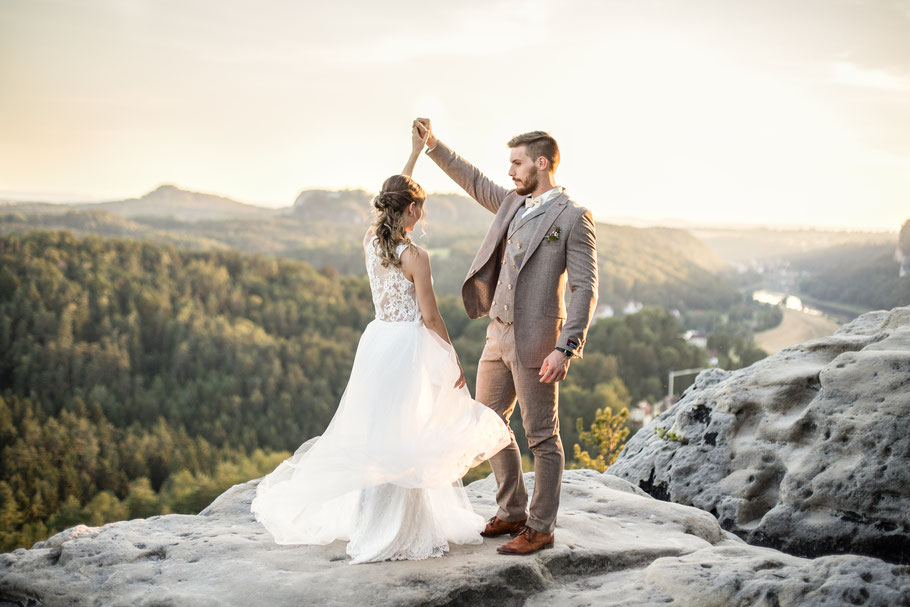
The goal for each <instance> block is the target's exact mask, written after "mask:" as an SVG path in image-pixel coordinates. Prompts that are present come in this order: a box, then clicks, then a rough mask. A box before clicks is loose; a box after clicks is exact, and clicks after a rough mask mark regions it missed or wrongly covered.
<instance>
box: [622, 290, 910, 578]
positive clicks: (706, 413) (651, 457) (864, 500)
mask: <svg viewBox="0 0 910 607" xmlns="http://www.w3.org/2000/svg"><path fill="white" fill-rule="evenodd" d="M608 472H609V473H611V474H615V475H617V476H619V477H621V478H624V479H626V480H629V481H630V482H632V483H633V484H634V485H636V486H637V487H640V488H642V489H644V490H646V491H647V492H648V493H650V494H651V495H653V496H655V497H658V498H660V499H664V500H670V501H673V502H676V503H680V504H686V505H691V506H696V507H698V508H700V509H702V510H705V511H707V512H711V513H712V514H714V515H715V516H716V517H717V518H718V519H719V520H720V522H721V525H722V526H723V527H724V528H725V529H727V530H730V531H733V532H734V533H736V534H737V535H738V536H740V537H742V538H744V539H746V540H747V541H748V542H749V543H750V544H756V545H762V546H771V547H774V548H778V549H781V550H783V551H785V552H788V553H791V554H796V555H801V556H819V555H824V554H835V553H848V552H849V553H860V554H867V555H872V556H878V557H881V558H884V559H886V560H889V561H891V562H894V563H906V562H908V560H910V515H908V513H910V307H902V308H895V309H893V310H891V311H878V312H870V313H868V314H864V315H862V316H860V317H858V318H857V319H855V320H854V321H852V322H850V323H848V324H846V325H844V326H843V327H841V328H840V329H839V330H838V331H836V332H835V333H834V334H833V335H831V336H829V337H824V338H819V339H815V340H812V341H808V342H806V343H803V344H801V345H798V346H794V347H791V348H787V349H784V350H781V351H780V352H778V353H777V354H775V355H773V356H769V357H768V358H766V359H764V360H762V361H759V362H757V363H755V364H754V365H752V366H751V367H748V368H746V369H740V370H738V371H734V372H725V371H720V370H709V371H705V372H702V373H701V374H700V375H699V376H698V378H697V379H696V381H695V384H694V386H692V387H691V388H689V390H687V391H686V392H685V393H684V394H683V396H682V398H681V399H680V400H679V402H677V403H676V404H675V405H674V406H673V407H672V408H671V409H669V410H668V411H667V412H665V413H664V414H662V415H661V416H660V417H658V418H657V419H655V420H654V421H653V422H652V423H651V424H650V425H649V426H647V427H645V428H643V429H642V430H640V431H639V432H638V433H637V434H636V435H635V436H634V437H633V438H632V439H631V440H629V442H628V443H627V445H626V448H625V450H624V451H623V452H622V454H621V455H620V457H619V458H618V459H617V461H616V463H615V464H614V465H613V466H611V467H610V468H609V469H608Z"/></svg>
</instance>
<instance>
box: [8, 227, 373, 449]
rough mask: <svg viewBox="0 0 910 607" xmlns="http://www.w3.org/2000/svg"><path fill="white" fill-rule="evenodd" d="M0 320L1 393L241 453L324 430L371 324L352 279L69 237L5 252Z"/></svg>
mask: <svg viewBox="0 0 910 607" xmlns="http://www.w3.org/2000/svg"><path fill="white" fill-rule="evenodd" d="M0 312H2V318H0V351H2V352H4V355H3V357H2V358H0V377H2V382H3V383H2V385H0V389H3V390H10V391H12V393H14V394H19V395H22V396H28V397H29V398H31V399H33V400H34V401H35V402H37V403H40V406H41V408H42V410H43V411H44V412H46V413H47V414H50V415H54V414H56V413H58V412H59V411H60V410H62V409H66V408H69V407H71V406H72V404H73V402H74V401H76V400H82V401H83V402H86V403H88V402H92V403H97V404H99V405H100V407H101V412H102V413H103V414H104V416H105V417H106V418H107V419H108V420H110V421H111V422H112V423H114V424H115V425H121V424H123V423H126V422H127V421H130V422H133V421H136V422H139V423H142V424H146V425H147V424H150V423H152V422H154V421H155V420H156V419H157V418H158V417H159V416H162V417H164V419H165V420H166V421H167V422H168V423H171V424H174V425H182V426H184V427H186V429H187V430H188V431H189V432H190V433H191V434H201V435H204V436H206V437H208V438H209V439H210V440H211V441H212V442H213V443H215V444H216V445H220V444H227V445H231V446H242V447H244V448H247V449H252V448H254V447H258V446H264V447H271V448H288V447H289V446H291V445H295V444H297V441H298V439H299V438H300V437H301V436H310V435H312V434H316V433H318V432H319V431H320V430H321V429H322V428H323V425H324V424H325V423H326V422H327V421H328V419H329V417H330V414H331V410H332V409H333V408H334V406H333V405H334V404H335V403H336V402H337V399H338V397H339V396H340V393H339V388H338V387H339V386H343V385H344V381H343V379H344V378H346V377H347V374H348V373H349V370H350V365H351V361H352V357H353V353H354V348H355V346H356V342H357V338H358V337H359V335H360V333H361V331H362V330H363V327H364V326H366V323H367V322H368V321H369V320H370V319H371V318H372V316H373V309H372V303H371V300H370V294H369V288H368V285H367V283H366V282H365V281H364V280H362V279H361V278H355V277H338V278H332V279H330V278H328V277H326V276H323V275H321V274H320V273H318V272H317V271H315V270H313V269H312V268H310V267H309V266H308V265H306V264H303V263H299V262H293V261H288V260H281V259H271V258H263V257H258V256H245V255H242V254H241V253H238V252H234V251H219V252H208V253H200V252H191V251H184V250H180V249H176V248H172V247H161V246H157V245H151V244H147V243H140V242H135V241H124V240H105V239H101V238H98V237H87V238H84V239H77V238H74V237H73V236H70V235H68V234H67V233H65V232H58V233H41V232H37V233H32V234H29V235H26V236H18V235H8V236H5V237H3V238H2V239H0ZM241 403H245V405H244V406H241ZM266 403H268V406H265V404H266Z"/></svg>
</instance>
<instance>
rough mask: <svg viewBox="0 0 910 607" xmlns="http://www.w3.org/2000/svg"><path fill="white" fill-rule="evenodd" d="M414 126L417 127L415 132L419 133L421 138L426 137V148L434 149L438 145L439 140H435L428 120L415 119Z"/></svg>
mask: <svg viewBox="0 0 910 607" xmlns="http://www.w3.org/2000/svg"><path fill="white" fill-rule="evenodd" d="M414 126H415V127H417V131H418V132H419V133H420V136H421V137H424V136H426V142H427V147H428V148H429V149H431V150H432V149H433V148H435V147H436V144H437V143H439V140H438V139H436V136H435V135H434V134H433V127H432V126H430V119H429V118H415V119H414Z"/></svg>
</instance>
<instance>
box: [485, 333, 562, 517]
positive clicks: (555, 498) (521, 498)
mask: <svg viewBox="0 0 910 607" xmlns="http://www.w3.org/2000/svg"><path fill="white" fill-rule="evenodd" d="M538 371H540V369H539V368H532V367H523V366H522V365H521V363H520V362H519V361H518V354H517V350H516V348H515V325H504V324H502V323H500V322H499V321H497V320H495V319H494V320H491V321H490V325H489V327H488V328H487V343H486V346H484V349H483V354H481V356H480V362H479V364H478V365H477V395H476V399H477V400H478V401H479V402H481V403H483V404H485V405H486V406H488V407H490V408H491V409H493V410H494V411H496V413H498V414H499V415H500V416H501V417H502V418H503V420H505V422H506V424H508V423H509V418H510V417H511V416H512V412H513V411H514V410H515V399H516V397H517V398H518V407H519V410H520V413H521V423H522V425H523V426H524V429H525V434H527V436H528V446H529V447H530V448H531V453H533V454H534V495H533V496H532V497H531V505H530V510H529V508H528V491H527V489H526V488H525V484H524V477H523V476H522V471H521V453H520V452H519V450H518V443H516V442H515V436H514V434H513V435H512V442H511V444H510V445H509V446H508V447H506V448H505V449H503V450H502V451H500V452H499V453H497V454H496V455H494V456H493V457H491V458H490V465H491V466H492V468H493V473H494V474H495V475H496V484H497V486H498V490H497V492H496V502H497V503H498V504H499V511H498V512H497V513H496V516H497V517H498V518H499V519H501V520H504V521H518V520H522V519H528V522H527V525H528V526H529V527H531V528H532V529H534V530H535V531H539V532H541V533H553V529H554V528H555V527H556V511H557V510H558V509H559V491H560V487H561V485H562V471H563V468H564V467H565V456H564V454H563V449H562V441H561V440H560V439H559V415H558V402H559V391H558V388H557V384H556V383H549V384H545V383H541V382H540V381H539V380H540V377H539V376H538ZM509 432H510V434H511V430H510V431H509ZM529 512H530V516H529Z"/></svg>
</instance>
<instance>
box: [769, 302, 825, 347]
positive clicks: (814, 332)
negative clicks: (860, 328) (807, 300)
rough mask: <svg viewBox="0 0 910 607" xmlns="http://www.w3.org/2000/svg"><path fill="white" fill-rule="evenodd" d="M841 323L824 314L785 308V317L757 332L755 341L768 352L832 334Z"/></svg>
mask: <svg viewBox="0 0 910 607" xmlns="http://www.w3.org/2000/svg"><path fill="white" fill-rule="evenodd" d="M839 326H840V325H839V324H838V323H836V322H834V321H833V320H831V319H829V318H826V317H824V316H815V315H812V314H806V313H805V312H797V311H796V310H791V309H789V308H784V319H783V321H781V323H780V324H779V325H778V326H776V327H774V328H773V329H768V330H767V331H762V332H761V333H756V334H755V343H757V344H758V347H760V348H761V349H763V350H764V351H765V352H767V353H768V354H774V353H775V352H777V351H778V350H781V349H782V348H786V347H787V346H795V345H796V344H799V343H802V342H804V341H807V340H810V339H815V338H816V337H824V336H826V335H831V334H832V333H834V331H835V330H837V328H838V327H839Z"/></svg>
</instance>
